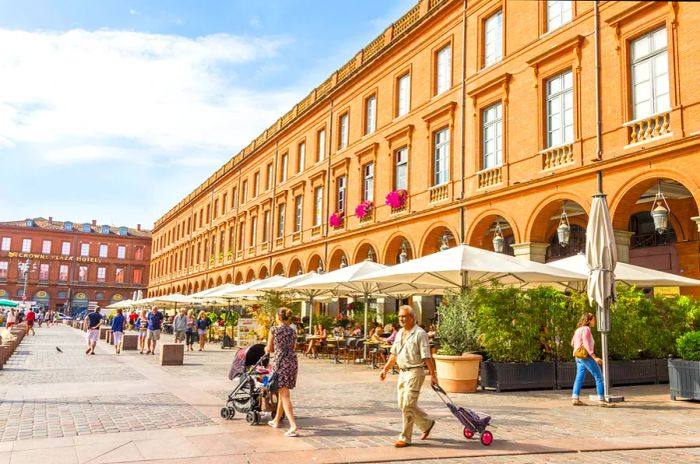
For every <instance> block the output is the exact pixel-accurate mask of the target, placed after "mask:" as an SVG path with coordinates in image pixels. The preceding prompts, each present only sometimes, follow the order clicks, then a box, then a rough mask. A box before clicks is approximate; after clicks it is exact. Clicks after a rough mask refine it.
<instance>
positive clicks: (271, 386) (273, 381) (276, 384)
mask: <svg viewBox="0 0 700 464" xmlns="http://www.w3.org/2000/svg"><path fill="white" fill-rule="evenodd" d="M267 388H268V390H270V391H271V392H272V393H276V392H277V391H278V390H279V389H280V381H279V379H278V378H277V372H273V373H272V375H271V376H270V380H269V381H268V382H267Z"/></svg>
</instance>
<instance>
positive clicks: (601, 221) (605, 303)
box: [586, 193, 617, 399]
mask: <svg viewBox="0 0 700 464" xmlns="http://www.w3.org/2000/svg"><path fill="white" fill-rule="evenodd" d="M605 197H606V196H605V194H603V193H598V194H596V195H593V203H592V205H591V214H590V217H589V219H588V227H587V228H586V263H587V264H588V269H589V271H590V273H589V276H588V300H589V301H590V303H591V304H593V303H594V302H595V303H596V304H597V306H598V311H597V315H596V320H597V322H598V331H599V332H600V338H601V345H602V346H601V351H602V355H603V356H602V357H603V383H604V385H605V398H606V399H608V398H609V394H608V393H609V391H608V390H609V387H610V378H609V377H608V333H609V332H610V304H612V303H614V302H615V266H616V264H617V247H616V246H615V234H614V233H613V227H612V221H611V220H610V211H609V210H608V202H607V200H606V198H605Z"/></svg>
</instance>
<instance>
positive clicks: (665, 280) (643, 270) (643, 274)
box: [547, 253, 700, 287]
mask: <svg viewBox="0 0 700 464" xmlns="http://www.w3.org/2000/svg"><path fill="white" fill-rule="evenodd" d="M547 264H549V265H550V266H554V267H557V268H559V269H564V270H566V271H570V272H576V273H579V274H581V275H582V276H586V277H587V275H588V273H589V269H588V263H587V261H586V255H584V254H583V253H580V254H577V255H574V256H569V257H568V258H563V259H560V260H557V261H553V262H551V263H547ZM615 282H616V283H622V284H625V285H629V286H630V287H631V286H635V287H697V286H700V280H698V279H690V278H688V277H683V276H679V275H676V274H671V273H670V272H663V271H657V270H656V269H650V268H648V267H643V266H635V265H634V264H629V263H621V262H618V263H617V265H616V266H615Z"/></svg>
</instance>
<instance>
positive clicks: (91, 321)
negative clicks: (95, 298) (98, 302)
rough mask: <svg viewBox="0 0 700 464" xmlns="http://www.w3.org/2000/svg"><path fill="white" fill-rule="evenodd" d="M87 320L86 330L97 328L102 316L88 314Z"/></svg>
mask: <svg viewBox="0 0 700 464" xmlns="http://www.w3.org/2000/svg"><path fill="white" fill-rule="evenodd" d="M87 318H88V328H90V329H94V328H95V327H97V326H98V325H99V323H100V321H101V320H102V314H100V313H90V314H88V315H87Z"/></svg>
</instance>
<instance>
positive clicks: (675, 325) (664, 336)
mask: <svg viewBox="0 0 700 464" xmlns="http://www.w3.org/2000/svg"><path fill="white" fill-rule="evenodd" d="M651 301H652V304H653V305H654V309H655V311H654V313H653V314H652V316H651V317H650V319H649V321H648V323H649V325H650V326H651V328H652V330H651V331H650V334H649V337H650V338H649V343H648V346H645V347H644V352H647V353H648V354H649V355H651V357H653V358H666V357H667V356H669V355H676V354H677V344H676V339H677V338H678V337H679V336H681V335H682V334H684V333H685V332H687V331H688V330H691V327H690V325H689V323H688V311H689V308H690V307H692V303H693V302H694V300H693V299H691V298H688V297H686V296H677V297H674V298H667V297H655V298H653V299H652V300H651Z"/></svg>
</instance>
